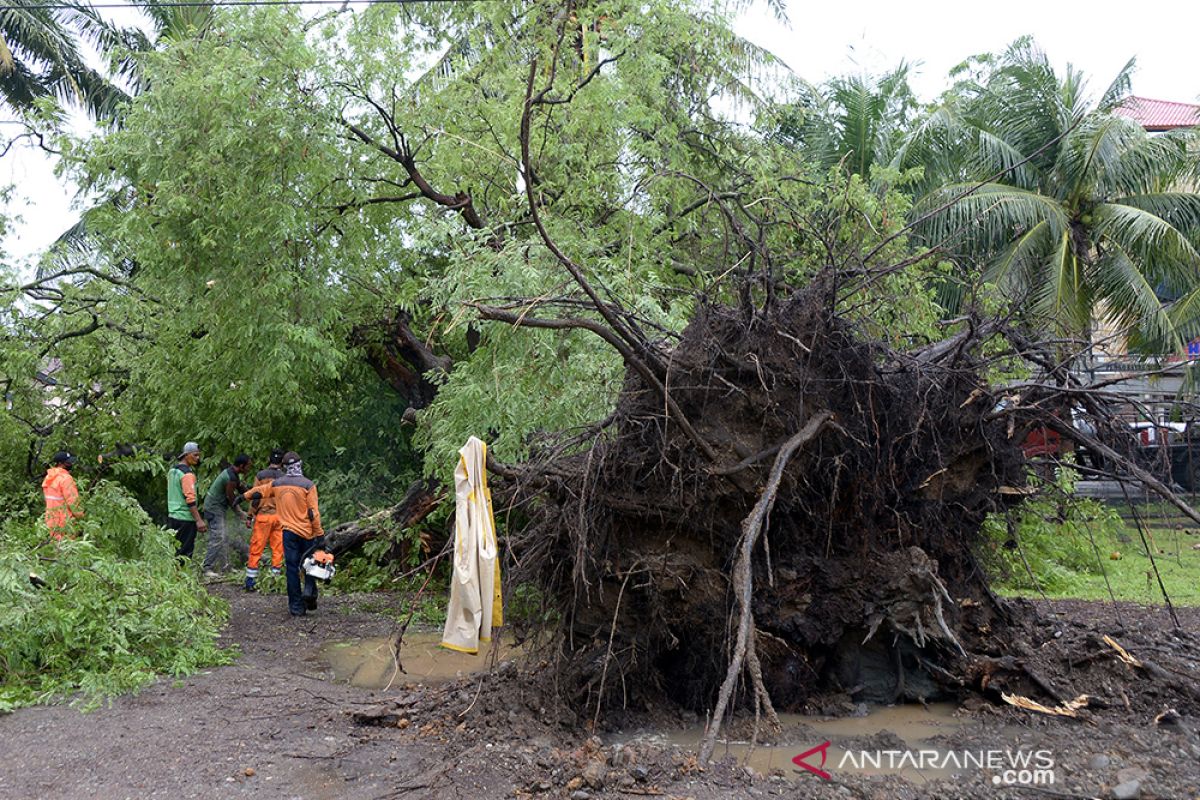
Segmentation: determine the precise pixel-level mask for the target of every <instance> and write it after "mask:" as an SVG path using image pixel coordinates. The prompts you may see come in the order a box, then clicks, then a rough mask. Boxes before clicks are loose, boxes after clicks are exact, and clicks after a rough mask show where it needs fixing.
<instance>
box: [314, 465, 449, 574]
mask: <svg viewBox="0 0 1200 800" xmlns="http://www.w3.org/2000/svg"><path fill="white" fill-rule="evenodd" d="M441 500H442V491H441V487H440V486H439V485H438V482H437V481H435V480H434V479H433V478H425V479H424V480H419V481H415V482H414V483H413V484H412V485H411V486H409V487H408V492H407V493H405V495H404V499H403V500H401V501H400V503H399V504H398V505H395V506H392V507H391V508H386V509H384V510H383V511H380V512H378V513H375V514H372V515H371V516H369V517H364V518H363V519H359V520H355V521H353V522H343V523H342V524H341V525H338V526H337V527H335V528H333V529H332V530H330V531H329V533H327V534H326V535H325V549H327V550H328V551H329V552H331V553H333V554H334V555H335V556H341V555H342V554H344V553H347V552H349V551H351V550H355V549H357V548H359V547H361V546H362V545H363V544H365V543H367V542H369V541H371V540H372V539H375V538H377V537H379V536H386V535H388V534H390V533H392V532H394V531H395V530H397V529H404V528H411V527H412V526H413V525H416V524H417V523H419V522H420V521H421V520H423V519H425V517H427V516H429V514H430V512H432V511H433V510H434V509H435V508H437V505H438V503H439V502H441ZM393 555H399V556H403V555H405V554H404V553H398V554H393Z"/></svg>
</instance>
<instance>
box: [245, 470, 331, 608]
mask: <svg viewBox="0 0 1200 800" xmlns="http://www.w3.org/2000/svg"><path fill="white" fill-rule="evenodd" d="M283 473H284V474H283V477H281V478H276V479H275V480H273V481H271V482H270V483H269V484H267V485H265V486H255V487H254V488H253V489H250V490H249V491H248V492H246V493H245V498H246V499H247V500H249V501H251V502H253V501H255V500H266V499H270V498H274V499H275V513H276V514H278V515H279V521H280V523H281V524H282V526H283V561H284V572H285V573H286V574H287V593H288V611H290V612H292V616H293V617H303V616H304V615H305V612H306V611H311V610H313V609H315V608H316V607H317V580H316V578H313V577H312V576H311V575H305V576H304V588H303V591H301V588H300V563H301V562H302V561H303V560H304V558H305V556H307V555H308V554H309V553H312V552H314V551H316V550H317V549H318V548H320V547H322V546H324V544H325V529H324V528H322V527H321V510H320V508H319V507H318V505H317V487H316V484H314V483H313V482H312V481H310V480H309V479H308V478H306V477H304V462H302V461H301V460H300V456H299V455H298V454H296V453H294V452H290V451H289V452H288V453H286V454H285V455H284V457H283Z"/></svg>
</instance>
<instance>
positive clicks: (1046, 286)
mask: <svg viewBox="0 0 1200 800" xmlns="http://www.w3.org/2000/svg"><path fill="white" fill-rule="evenodd" d="M1132 68H1133V62H1132V61H1130V63H1129V64H1127V65H1126V67H1125V68H1124V69H1123V70H1122V71H1121V72H1120V73H1119V74H1118V75H1117V77H1116V78H1115V79H1114V80H1113V82H1112V83H1111V84H1110V85H1109V86H1108V88H1107V89H1106V90H1105V91H1104V92H1103V93H1102V95H1101V96H1100V98H1099V100H1097V101H1096V102H1095V103H1092V102H1090V101H1089V95H1088V92H1087V91H1086V80H1085V79H1084V76H1083V75H1082V74H1081V73H1080V72H1078V71H1077V70H1074V69H1072V68H1070V67H1068V69H1067V70H1066V72H1065V73H1062V74H1059V73H1057V72H1056V71H1055V70H1054V68H1053V66H1052V65H1051V63H1050V60H1049V58H1048V57H1047V56H1046V54H1045V53H1043V52H1042V51H1041V50H1039V49H1038V48H1037V47H1036V46H1035V45H1034V44H1033V42H1032V41H1031V40H1029V39H1028V38H1025V39H1020V40H1018V41H1016V42H1014V43H1013V44H1012V45H1011V46H1010V47H1009V48H1008V49H1007V50H1006V51H1005V52H1004V53H1002V54H1000V55H999V56H992V57H987V58H983V59H976V60H974V61H972V62H971V64H970V66H969V67H964V68H963V72H962V73H961V74H962V76H963V77H962V78H961V80H960V81H959V82H958V83H957V84H956V85H955V87H954V88H953V89H952V90H951V91H950V92H948V93H947V94H946V96H945V98H944V101H943V102H942V103H941V104H939V105H938V106H937V107H935V108H934V109H932V110H930V111H929V112H928V113H927V114H926V115H925V117H924V119H922V120H921V121H920V122H918V124H917V125H915V126H914V127H913V128H912V130H911V131H910V132H909V135H908V137H907V141H906V143H905V145H904V146H903V147H902V148H901V151H900V155H899V156H898V163H900V164H901V165H903V166H907V165H918V164H919V165H922V166H924V167H925V168H926V179H927V180H926V191H925V193H924V196H923V197H922V198H921V200H920V201H919V202H918V204H917V209H918V211H921V212H931V213H932V212H935V211H936V212H937V213H932V215H931V216H930V217H929V219H928V220H926V221H925V223H924V224H923V225H922V226H921V228H920V231H919V232H920V234H921V235H922V237H923V239H924V241H926V242H929V243H931V244H938V245H939V246H944V247H947V248H948V249H950V250H951V251H952V252H954V253H955V255H956V258H957V260H958V261H959V263H960V264H961V265H962V266H963V267H964V269H965V270H966V273H967V275H966V280H967V282H968V283H970V284H972V285H976V286H977V285H979V284H980V283H983V282H987V283H991V284H993V285H994V286H995V287H996V288H997V289H998V290H999V291H1000V292H1001V293H1002V294H1003V296H1004V297H1005V299H1006V301H1008V302H1009V303H1011V304H1012V306H1013V308H1014V309H1015V310H1016V312H1017V313H1018V314H1019V315H1020V316H1022V317H1023V318H1024V319H1026V320H1028V321H1030V322H1031V323H1034V324H1036V325H1038V326H1041V327H1044V328H1049V329H1053V330H1056V331H1057V332H1059V333H1064V334H1068V335H1082V334H1084V333H1085V332H1086V331H1087V330H1088V329H1089V326H1090V325H1091V322H1092V319H1093V318H1094V317H1095V318H1101V319H1104V320H1106V321H1109V322H1111V323H1113V324H1115V325H1117V326H1119V328H1120V329H1122V330H1125V329H1130V330H1132V332H1133V339H1132V344H1134V345H1136V346H1140V347H1142V348H1146V349H1148V350H1149V351H1151V352H1161V351H1162V350H1164V349H1165V350H1170V349H1174V348H1175V347H1178V346H1179V345H1180V344H1181V342H1182V341H1183V340H1186V339H1187V338H1190V337H1191V336H1193V335H1195V332H1196V331H1198V330H1200V315H1198V311H1200V288H1198V281H1197V274H1198V273H1197V265H1198V264H1200V195H1197V194H1196V192H1195V183H1194V181H1193V180H1191V178H1193V177H1194V175H1195V171H1196V169H1197V164H1198V160H1197V150H1196V147H1195V142H1196V136H1197V133H1196V131H1195V130H1178V131H1172V132H1170V133H1167V134H1162V135H1157V134H1156V135H1150V134H1148V133H1147V132H1146V131H1144V130H1143V129H1142V128H1141V127H1140V126H1139V125H1138V124H1137V123H1136V122H1135V121H1133V120H1132V119H1129V118H1126V117H1123V116H1120V115H1118V114H1116V113H1114V111H1115V109H1116V108H1117V106H1118V105H1119V104H1120V103H1121V102H1122V101H1123V100H1124V99H1125V98H1126V97H1128V95H1129V94H1130V92H1129V76H1130V73H1131V71H1132ZM977 183H984V185H983V186H982V188H980V189H979V190H977V191H975V192H973V193H971V194H969V195H965V193H966V190H967V189H968V188H973V187H974V186H975V185H976V184H977ZM963 195H965V196H963ZM939 209H940V210H939ZM981 264H982V265H984V266H985V269H983V270H982V273H980V272H979V271H978V270H977V265H981ZM1160 295H1166V296H1168V297H1170V298H1178V301H1177V302H1175V303H1174V304H1164V303H1163V301H1162V298H1161V297H1160Z"/></svg>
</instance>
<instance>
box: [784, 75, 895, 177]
mask: <svg viewBox="0 0 1200 800" xmlns="http://www.w3.org/2000/svg"><path fill="white" fill-rule="evenodd" d="M910 69H911V68H910V65H908V64H907V63H904V62H901V63H900V65H899V66H897V67H896V68H895V69H894V70H892V71H891V72H887V73H884V74H882V75H871V74H867V73H859V74H855V75H844V76H840V77H836V78H833V79H831V80H829V81H828V82H827V83H825V84H824V85H823V86H819V87H818V86H812V85H810V84H800V87H799V88H800V95H799V97H798V98H797V99H796V100H795V101H793V102H792V103H791V104H790V105H788V106H785V107H784V108H783V109H782V110H781V112H780V121H779V123H778V125H777V128H776V136H777V138H778V139H780V140H782V141H784V142H787V143H789V144H792V145H794V146H796V147H797V148H799V149H801V150H802V151H803V152H804V153H805V155H806V157H807V158H808V159H809V160H810V161H811V162H812V163H813V164H817V165H820V166H822V167H825V168H828V167H832V166H834V165H836V164H839V163H840V164H843V165H844V166H845V168H846V169H847V170H849V171H850V173H851V174H855V175H862V176H864V177H869V176H870V174H871V167H872V166H873V165H875V164H879V165H887V164H888V163H890V162H891V161H892V160H893V158H894V157H895V155H896V152H897V150H898V148H899V147H900V146H901V145H902V143H903V141H904V137H905V134H906V132H907V129H908V126H909V124H910V123H911V121H912V119H913V117H914V115H915V113H916V111H917V99H916V96H915V95H914V94H913V92H912V89H911V88H910V87H909V83H908V76H909V72H910Z"/></svg>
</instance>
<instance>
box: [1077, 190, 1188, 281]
mask: <svg viewBox="0 0 1200 800" xmlns="http://www.w3.org/2000/svg"><path fill="white" fill-rule="evenodd" d="M1093 216H1094V218H1095V222H1094V226H1095V230H1096V234H1097V236H1098V238H1102V239H1104V240H1108V241H1110V242H1115V243H1117V244H1118V245H1119V246H1120V247H1121V249H1122V250H1124V251H1125V252H1126V253H1128V254H1129V255H1130V256H1131V257H1132V258H1133V259H1135V260H1137V261H1138V262H1139V263H1141V264H1143V265H1144V266H1143V269H1144V270H1146V271H1147V272H1148V273H1149V276H1150V277H1151V278H1156V279H1158V280H1162V281H1167V282H1169V283H1170V284H1172V285H1173V286H1174V287H1175V288H1179V287H1182V286H1186V287H1189V288H1190V285H1193V284H1194V283H1196V282H1197V281H1200V251H1197V249H1196V246H1195V245H1194V244H1193V243H1192V242H1191V241H1190V240H1189V239H1188V237H1187V236H1186V235H1184V233H1183V232H1182V231H1181V230H1179V229H1178V228H1176V227H1175V226H1174V225H1172V224H1171V223H1170V222H1168V221H1167V220H1165V219H1163V218H1162V217H1160V216H1158V215H1157V214H1155V213H1153V212H1152V211H1149V210H1147V209H1145V208H1138V207H1137V206H1132V205H1125V204H1123V203H1103V204H1101V205H1099V206H1096V208H1095V210H1094V211H1093Z"/></svg>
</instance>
